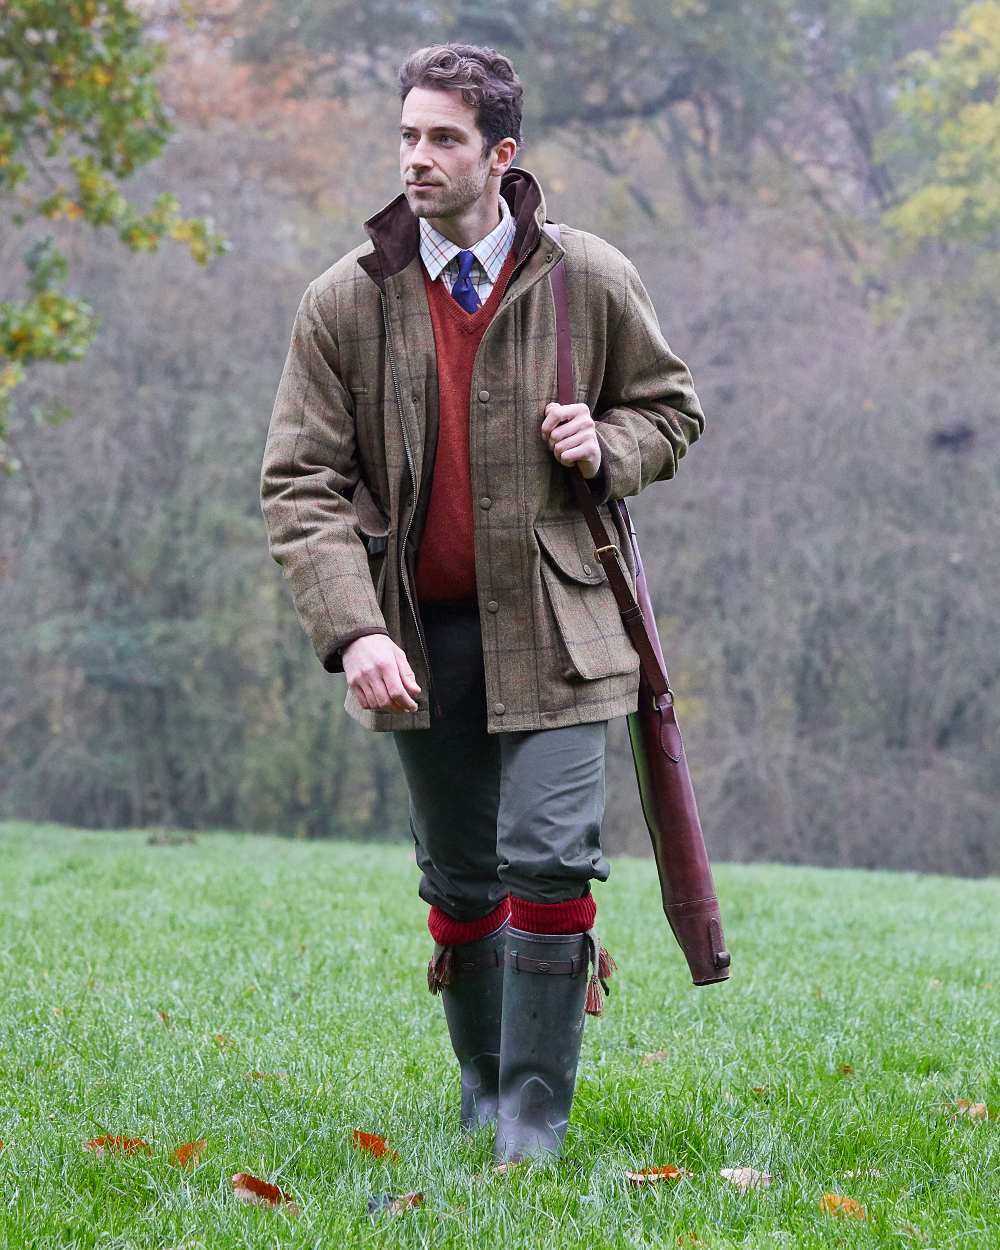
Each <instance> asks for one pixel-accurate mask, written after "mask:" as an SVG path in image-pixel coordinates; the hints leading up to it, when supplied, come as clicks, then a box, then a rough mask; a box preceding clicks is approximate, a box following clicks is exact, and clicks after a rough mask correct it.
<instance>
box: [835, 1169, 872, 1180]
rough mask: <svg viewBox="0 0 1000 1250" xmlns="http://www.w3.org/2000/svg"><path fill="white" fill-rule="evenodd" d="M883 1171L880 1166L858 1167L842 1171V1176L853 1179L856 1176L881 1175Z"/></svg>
mask: <svg viewBox="0 0 1000 1250" xmlns="http://www.w3.org/2000/svg"><path fill="white" fill-rule="evenodd" d="M881 1175H882V1173H881V1172H880V1171H879V1170H878V1168H857V1169H856V1170H855V1171H852V1172H841V1176H843V1177H845V1178H846V1179H853V1178H854V1177H856V1176H881Z"/></svg>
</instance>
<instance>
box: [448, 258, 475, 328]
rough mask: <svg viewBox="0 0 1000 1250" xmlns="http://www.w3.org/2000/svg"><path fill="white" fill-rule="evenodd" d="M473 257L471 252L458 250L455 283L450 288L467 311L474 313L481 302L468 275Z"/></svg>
mask: <svg viewBox="0 0 1000 1250" xmlns="http://www.w3.org/2000/svg"><path fill="white" fill-rule="evenodd" d="M475 259H476V258H475V256H473V254H472V253H471V252H459V254H458V277H457V278H456V279H455V285H454V286H453V287H452V288H451V293H452V295H454V297H455V299H456V300H457V301H458V302H459V303H460V304H461V305H462V307H463V308H464V309H465V311H466V312H468V313H474V312H475V311H476V309H477V308H478V307H479V305H480V304H481V303H482V301H481V300H480V298H479V293H478V291H477V290H476V288H475V287H474V286H473V285H472V279H471V278H470V277H469V274H470V273H471V271H472V263H473V261H474V260H475Z"/></svg>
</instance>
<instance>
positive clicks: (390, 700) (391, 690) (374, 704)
mask: <svg viewBox="0 0 1000 1250" xmlns="http://www.w3.org/2000/svg"><path fill="white" fill-rule="evenodd" d="M342 658H343V661H344V676H345V677H346V678H347V684H348V685H349V686H350V688H351V690H352V691H353V692H354V697H355V698H356V699H357V701H358V702H359V703H360V704H361V706H362V707H366V708H369V709H371V710H374V709H376V708H381V709H383V710H386V711H393V712H415V711H416V710H417V705H416V703H415V702H414V701H413V699H412V698H411V697H410V695H411V694H419V693H420V687H419V686H418V685H417V679H416V678H415V677H414V675H413V669H412V668H410V665H409V663H408V662H407V659H406V652H405V651H404V650H403V648H402V647H397V646H396V644H395V643H394V642H393V641H392V639H391V638H387V637H386V635H385V634H365V635H364V636H363V637H361V638H355V639H354V641H353V642H351V643H348V645H347V646H346V647H345V648H344V651H343V657H342Z"/></svg>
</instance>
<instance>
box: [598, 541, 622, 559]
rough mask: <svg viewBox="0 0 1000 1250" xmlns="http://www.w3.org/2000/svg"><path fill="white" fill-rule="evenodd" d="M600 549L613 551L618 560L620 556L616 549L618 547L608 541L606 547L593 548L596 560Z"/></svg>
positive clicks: (599, 556)
mask: <svg viewBox="0 0 1000 1250" xmlns="http://www.w3.org/2000/svg"><path fill="white" fill-rule="evenodd" d="M602 551H613V552H614V553H615V555H616V556H617V557H618V559H619V560H620V559H621V558H622V553H621V552H620V551H619V550H618V548H617V547H616V546H615V544H614V543H608V545H607V546H606V547H595V548H594V555H595V556H596V557H597V559H598V560H600V558H601V552H602Z"/></svg>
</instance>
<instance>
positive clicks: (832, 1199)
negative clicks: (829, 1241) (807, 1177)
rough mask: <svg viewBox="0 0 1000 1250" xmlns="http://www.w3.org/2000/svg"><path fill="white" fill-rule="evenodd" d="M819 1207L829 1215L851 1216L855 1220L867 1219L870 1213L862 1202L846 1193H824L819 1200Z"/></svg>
mask: <svg viewBox="0 0 1000 1250" xmlns="http://www.w3.org/2000/svg"><path fill="white" fill-rule="evenodd" d="M819 1209H820V1210H821V1211H825V1212H826V1214H827V1215H843V1216H850V1217H851V1218H852V1219H855V1220H866V1219H867V1218H868V1213H867V1212H866V1211H865V1209H864V1207H863V1206H862V1205H861V1203H860V1202H855V1200H854V1199H853V1198H848V1196H847V1195H846V1194H824V1195H823V1197H822V1198H820V1200H819Z"/></svg>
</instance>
